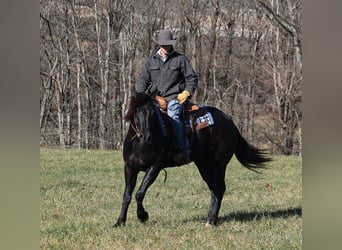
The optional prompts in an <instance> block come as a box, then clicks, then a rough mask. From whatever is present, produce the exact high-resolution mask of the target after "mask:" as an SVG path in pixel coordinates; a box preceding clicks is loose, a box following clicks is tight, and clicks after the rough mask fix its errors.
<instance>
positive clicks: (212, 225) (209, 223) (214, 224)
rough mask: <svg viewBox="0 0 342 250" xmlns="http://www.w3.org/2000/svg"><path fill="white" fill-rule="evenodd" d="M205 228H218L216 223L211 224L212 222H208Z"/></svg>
mask: <svg viewBox="0 0 342 250" xmlns="http://www.w3.org/2000/svg"><path fill="white" fill-rule="evenodd" d="M204 226H205V227H208V228H209V227H214V226H216V223H215V222H210V221H207V222H206V223H205V225H204Z"/></svg>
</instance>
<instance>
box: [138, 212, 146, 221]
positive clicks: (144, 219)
mask: <svg viewBox="0 0 342 250" xmlns="http://www.w3.org/2000/svg"><path fill="white" fill-rule="evenodd" d="M138 219H139V220H140V221H141V222H145V221H147V220H148V213H147V212H146V211H143V212H140V213H138Z"/></svg>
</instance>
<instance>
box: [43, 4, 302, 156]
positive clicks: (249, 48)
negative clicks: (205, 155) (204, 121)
mask: <svg viewBox="0 0 342 250" xmlns="http://www.w3.org/2000/svg"><path fill="white" fill-rule="evenodd" d="M40 8H41V9H40V62H41V63H40V121H39V124H40V136H41V138H40V144H41V146H53V147H55V146H58V147H76V148H77V147H78V148H98V149H120V148H121V146H122V143H123V138H124V135H125V133H126V130H127V124H125V123H124V121H123V119H122V117H123V114H124V112H125V110H126V108H127V103H128V101H129V97H130V95H131V93H132V91H134V86H135V83H136V80H137V79H138V77H139V74H140V69H141V67H142V65H143V63H144V61H145V60H146V58H147V56H148V55H149V54H150V53H151V52H152V51H153V50H154V49H155V46H156V45H155V43H154V42H153V40H152V38H154V37H155V34H156V33H155V32H156V31H158V30H160V29H164V28H166V29H170V30H172V31H173V33H174V35H175V36H176V37H177V43H176V45H175V49H176V50H177V51H179V52H181V53H183V54H185V55H186V56H187V57H188V58H189V60H190V61H191V63H192V65H193V67H194V69H195V70H196V72H197V74H198V76H199V88H198V91H197V93H196V95H195V97H194V98H193V99H192V101H194V102H197V103H200V104H204V105H210V106H215V107H217V108H219V109H221V110H223V111H224V112H226V113H227V114H229V115H231V116H232V117H233V120H234V122H235V123H236V125H237V126H238V128H239V129H240V132H241V133H242V134H243V136H244V137H245V138H246V139H247V140H249V141H251V143H252V144H254V145H256V146H259V147H263V148H266V149H268V150H269V151H271V152H272V153H282V154H300V153H301V141H302V138H301V121H302V110H301V104H302V47H301V40H302V1H301V0H253V1H252V0H207V1H206V0H174V1H166V0H98V1H96V0H95V1H94V0H74V1H71V0H50V1H41V3H40Z"/></svg>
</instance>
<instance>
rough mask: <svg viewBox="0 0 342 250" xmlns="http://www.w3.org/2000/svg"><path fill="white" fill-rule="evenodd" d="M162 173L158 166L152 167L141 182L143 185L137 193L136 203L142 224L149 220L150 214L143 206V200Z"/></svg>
mask: <svg viewBox="0 0 342 250" xmlns="http://www.w3.org/2000/svg"><path fill="white" fill-rule="evenodd" d="M159 172H160V168H159V167H156V166H152V167H150V168H149V169H147V170H146V173H145V176H144V178H143V180H142V182H141V185H140V187H139V189H138V191H137V193H136V196H135V198H136V201H137V216H138V219H139V220H140V221H141V222H145V221H147V220H148V213H147V212H146V211H145V208H144V206H143V200H144V197H145V194H146V192H147V189H148V188H149V186H151V184H152V183H153V182H154V181H155V180H156V178H157V176H158V174H159Z"/></svg>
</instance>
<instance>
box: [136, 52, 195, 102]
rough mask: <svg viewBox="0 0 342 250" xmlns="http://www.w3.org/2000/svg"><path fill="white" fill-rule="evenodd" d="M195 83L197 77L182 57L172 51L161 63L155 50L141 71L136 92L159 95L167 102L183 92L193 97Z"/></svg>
mask: <svg viewBox="0 0 342 250" xmlns="http://www.w3.org/2000/svg"><path fill="white" fill-rule="evenodd" d="M197 83H198V77H197V75H196V73H195V71H194V69H193V68H192V66H191V64H190V62H189V60H188V59H187V58H186V57H185V56H184V55H182V54H180V53H178V52H176V51H172V52H171V53H170V55H169V56H168V57H167V59H166V61H165V62H163V60H162V58H161V56H160V55H159V54H158V53H157V50H156V51H155V52H153V53H152V55H151V56H150V57H149V58H148V59H147V61H146V63H145V65H144V67H143V69H142V71H141V75H140V79H139V81H138V83H137V85H136V91H137V92H145V93H147V94H156V95H161V96H163V97H165V98H166V99H167V100H168V101H169V100H171V99H173V98H175V97H176V96H177V95H178V94H179V93H181V92H182V91H183V90H187V91H189V93H190V96H191V95H193V94H194V91H195V89H196V88H197Z"/></svg>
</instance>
